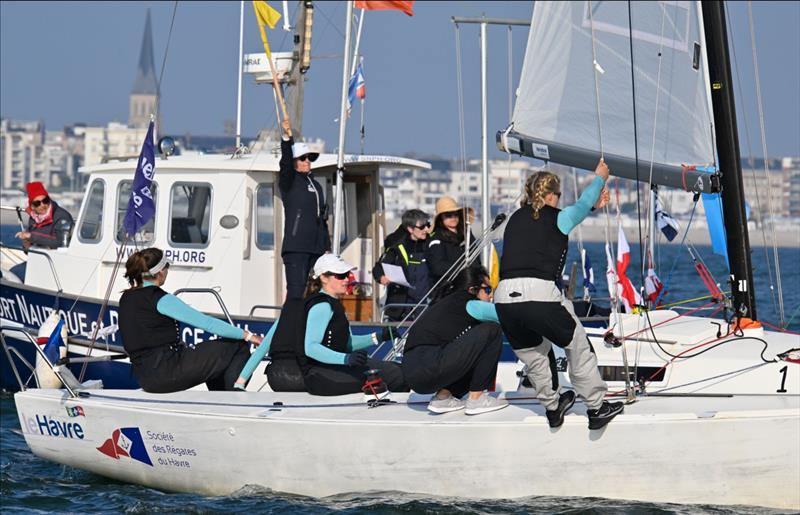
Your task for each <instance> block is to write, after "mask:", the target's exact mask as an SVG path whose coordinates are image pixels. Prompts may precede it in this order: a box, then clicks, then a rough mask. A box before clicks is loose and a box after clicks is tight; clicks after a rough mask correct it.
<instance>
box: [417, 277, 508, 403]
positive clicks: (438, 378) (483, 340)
mask: <svg viewBox="0 0 800 515" xmlns="http://www.w3.org/2000/svg"><path fill="white" fill-rule="evenodd" d="M491 300H492V287H491V286H489V274H488V273H487V272H486V270H485V269H484V268H483V267H467V268H466V269H464V270H462V271H461V272H460V273H459V274H458V275H457V276H456V277H455V279H454V280H453V284H452V286H451V290H450V292H449V293H447V294H446V296H445V297H444V298H442V299H441V300H439V301H437V302H436V303H434V304H433V305H432V306H430V307H429V308H428V309H427V311H425V313H423V314H422V316H420V317H419V319H417V321H416V322H415V323H414V325H413V326H411V329H409V331H408V337H407V339H406V345H405V354H404V356H403V373H404V375H405V377H406V379H407V381H408V384H409V385H410V386H411V388H412V389H413V390H414V391H415V392H418V393H434V392H435V394H436V395H434V396H433V398H432V399H431V401H430V402H429V403H428V411H431V412H433V413H448V412H450V411H457V410H460V409H464V408H465V407H466V414H467V415H480V414H481V413H488V412H490V411H495V410H499V409H502V408H505V407H506V406H508V402H507V401H505V400H502V399H498V398H496V397H492V396H491V395H489V394H488V393H486V391H487V390H489V389H490V388H492V386H493V385H494V381H495V376H496V375H497V362H498V361H499V359H500V352H501V351H502V350H503V333H502V331H501V329H500V321H499V320H498V319H497V312H496V311H495V307H494V304H492V303H491ZM467 392H469V395H468V396H467V400H466V402H464V401H463V400H461V397H462V396H463V395H464V394H465V393H467Z"/></svg>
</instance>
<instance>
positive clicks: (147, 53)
mask: <svg viewBox="0 0 800 515" xmlns="http://www.w3.org/2000/svg"><path fill="white" fill-rule="evenodd" d="M157 99H158V80H157V79H156V67H155V59H154V57H153V31H152V29H151V28H150V9H148V10H147V18H146V19H145V24H144V35H143V37H142V48H141V50H140V52H139V67H138V69H137V70H136V80H135V81H134V82H133V90H132V91H131V96H130V104H129V106H130V108H129V113H128V125H130V126H131V127H147V124H148V123H150V115H151V114H155V112H156V101H157Z"/></svg>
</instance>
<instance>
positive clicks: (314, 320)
mask: <svg viewBox="0 0 800 515" xmlns="http://www.w3.org/2000/svg"><path fill="white" fill-rule="evenodd" d="M331 318H333V310H332V309H331V306H330V304H328V303H327V302H320V303H319V304H315V305H314V306H313V307H312V308H311V309H310V310H308V319H307V320H306V337H305V340H303V348H304V349H305V351H306V356H308V357H309V358H312V359H315V360H317V361H319V362H320V363H327V364H329V365H344V364H345V362H346V361H347V354H345V353H343V352H336V351H335V350H331V349H329V348H327V347H326V346H324V345H322V338H324V337H325V329H326V328H327V327H328V322H330V321H331Z"/></svg>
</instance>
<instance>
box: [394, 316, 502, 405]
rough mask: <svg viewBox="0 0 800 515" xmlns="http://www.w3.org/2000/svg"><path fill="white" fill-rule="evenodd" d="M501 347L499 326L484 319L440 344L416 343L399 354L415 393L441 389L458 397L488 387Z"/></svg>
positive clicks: (495, 370) (493, 376)
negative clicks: (445, 343)
mask: <svg viewBox="0 0 800 515" xmlns="http://www.w3.org/2000/svg"><path fill="white" fill-rule="evenodd" d="M502 350H503V333H502V331H501V330H500V325H499V324H495V323H494V322H484V323H481V324H479V325H477V326H475V327H473V328H472V329H470V330H469V331H467V332H466V333H464V334H463V335H461V336H459V337H458V338H456V339H455V340H453V341H452V342H450V343H448V344H447V345H444V346H439V345H424V344H423V343H421V342H420V343H418V344H417V345H416V346H415V347H412V348H411V349H409V351H408V352H406V353H405V355H404V356H403V373H404V374H405V376H406V380H407V381H408V384H409V385H410V386H411V389H413V390H414V391H415V392H417V393H434V392H437V391H439V390H441V389H443V388H444V389H447V390H450V393H452V394H453V396H454V397H462V396H463V395H464V394H465V393H467V392H468V391H470V392H482V391H483V390H489V389H491V388H492V386H493V385H494V381H495V377H496V375H497V362H498V361H499V360H500V352H501V351H502Z"/></svg>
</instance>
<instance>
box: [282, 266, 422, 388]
mask: <svg viewBox="0 0 800 515" xmlns="http://www.w3.org/2000/svg"><path fill="white" fill-rule="evenodd" d="M352 270H355V267H354V266H351V265H349V264H348V263H345V262H344V261H342V259H341V258H340V257H339V256H336V255H334V254H324V255H322V256H321V257H320V258H319V259H317V262H316V263H315V264H314V272H313V276H312V277H311V278H309V281H308V285H307V287H306V295H305V297H306V300H305V317H304V318H305V323H304V324H303V327H304V333H303V338H302V339H301V340H298V349H297V358H298V361H299V363H300V369H301V370H302V371H303V378H304V379H305V383H306V388H307V389H308V392H309V393H312V394H314V395H342V394H346V393H356V392H360V391H361V387H362V385H363V384H364V379H365V375H364V374H365V372H366V371H367V370H370V369H377V370H379V371H380V373H381V375H382V377H383V381H384V383H385V384H386V386H387V388H388V389H389V390H390V391H393V392H404V391H405V392H407V391H408V385H406V382H405V380H404V379H403V372H402V371H401V369H400V365H398V364H397V363H393V362H391V361H380V360H376V359H371V358H369V356H368V354H367V351H366V349H367V348H368V347H370V346H371V345H375V344H377V343H378V342H379V341H381V339H389V336H388V335H386V336H385V338H381V336H382V333H371V334H363V335H354V334H352V333H351V332H350V322H349V321H348V320H347V316H346V315H345V311H344V306H343V305H342V303H341V301H340V300H339V296H340V295H343V294H344V293H345V291H346V290H347V283H348V275H349V273H350V271H352ZM387 329H388V328H387ZM384 332H388V331H386V330H385V331H384Z"/></svg>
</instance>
